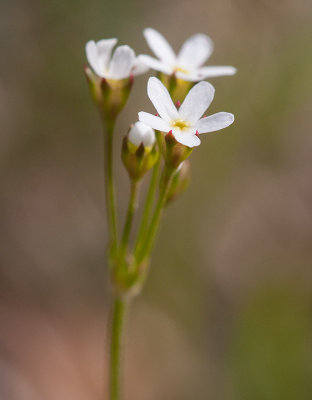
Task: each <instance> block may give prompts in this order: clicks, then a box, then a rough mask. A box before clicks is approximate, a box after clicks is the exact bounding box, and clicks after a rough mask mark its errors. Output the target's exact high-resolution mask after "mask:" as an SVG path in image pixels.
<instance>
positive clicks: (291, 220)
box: [0, 0, 312, 400]
mask: <svg viewBox="0 0 312 400" xmlns="http://www.w3.org/2000/svg"><path fill="white" fill-rule="evenodd" d="M0 7H1V12H0V41H1V58H0V65H1V75H0V120H1V136H0V177H1V193H0V296H1V297H0V397H1V399H3V400H37V399H38V400H42V399H44V400H54V399H55V400H56V399H57V400H63V399H64V400H71V399H72V400H80V399H81V400H82V399H83V400H85V399H90V400H93V399H94V400H97V399H101V398H102V399H103V398H107V397H103V395H102V394H101V393H103V385H104V384H105V385H106V382H104V383H103V381H104V378H103V377H104V365H105V361H106V360H107V348H106V339H105V333H104V332H105V329H106V328H105V327H106V324H107V311H108V306H109V300H108V299H109V296H108V293H109V291H108V282H107V273H106V272H105V258H104V246H105V244H106V243H107V236H106V228H105V214H104V212H103V203H104V193H103V187H102V186H103V171H102V165H103V160H102V138H101V128H100V122H99V118H98V115H97V113H96V111H95V109H94V108H93V105H92V103H91V100H90V98H89V94H88V90H87V85H86V83H85V80H84V76H83V73H82V65H83V63H84V62H85V55H84V45H85V42H86V41H87V40H89V39H95V40H98V39H101V38H108V37H118V38H119V40H120V43H122V44H124V43H127V44H129V45H130V46H132V47H133V48H134V49H135V50H136V52H137V53H147V54H150V51H149V49H148V47H147V45H146V43H145V41H144V39H143V36H142V34H141V32H142V29H143V28H144V27H146V26H152V27H154V28H156V29H159V30H160V31H161V32H162V33H163V34H164V35H165V36H166V37H167V38H168V40H169V41H170V42H171V43H172V45H173V46H174V48H175V49H176V50H177V49H178V48H179V46H180V45H181V44H182V43H183V41H184V40H185V39H186V38H187V37H188V36H190V35H191V34H193V33H196V32H204V33H207V34H209V35H210V36H211V37H212V38H213V40H214V42H215V52H214V54H213V56H212V57H211V60H210V61H209V62H211V64H212V65H235V66H236V67H237V68H238V74H237V75H236V76H234V77H223V78H215V79H212V80H211V82H212V83H213V85H214V86H215V87H216V97H215V100H214V102H213V104H212V106H211V109H210V111H211V113H213V112H217V111H228V112H233V113H234V114H235V117H236V121H235V124H234V125H233V126H231V127H230V128H227V129H226V130H224V131H223V132H222V133H220V134H215V135H209V134H207V135H206V136H205V137H204V138H203V143H202V145H201V146H200V147H199V148H197V149H195V151H194V152H193V154H192V156H191V162H192V182H191V186H190V188H189V189H188V191H187V192H186V193H185V194H184V195H183V196H182V197H181V198H179V199H178V200H177V201H176V202H175V204H173V205H172V206H171V207H170V209H168V212H167V214H166V217H165V218H164V220H163V224H162V228H163V229H162V231H161V234H160V235H159V239H158V243H157V246H156V249H155V252H154V258H153V262H152V268H151V273H150V276H149V279H148V282H147V285H146V287H145V290H144V292H143V294H142V296H141V297H140V298H138V299H137V300H136V301H135V302H134V304H133V306H132V309H131V313H130V314H131V315H130V318H129V324H128V337H127V345H128V346H127V347H128V349H127V353H126V355H125V358H126V368H125V375H126V390H125V394H126V396H125V399H126V400H159V399H162V400H190V399H192V400H193V399H214V400H245V399H246V400H249V399H253V400H271V399H272V400H293V399H300V400H305V399H306V400H308V399H311V395H312V384H311V382H312V379H311V378H312V366H311V357H312V346H311V344H312V343H311V329H312V318H311V314H312V309H311V301H312V292H311V290H312V273H311V267H312V218H311V217H312V180H311V173H312V162H311V160H312V132H311V126H312V124H311V109H312V95H311V93H312V90H311V89H312V78H311V71H312V51H311V43H312V28H311V27H312V4H311V1H310V0H298V1H292V0H284V1H282V0H275V1H269V0H249V1H247V0H218V1H214V2H212V1H200V0H193V1H185V0H180V1H176V0H175V1H162V0H153V1H143V0H134V1H131V2H130V1H129V2H124V1H122V0H114V1H111V2H110V1H107V0H102V1H97V0H90V1H88V2H86V1H81V0H76V1H73V0H67V1H61V0H58V1H56V0H54V1H39V0H37V1H34V0H30V1H27V2H26V1H23V0H10V1H6V2H5V1H3V0H2V2H1V4H0ZM147 78H148V75H144V76H142V77H138V79H137V80H136V82H135V87H134V90H133V92H132V94H131V98H130V100H129V103H128V105H127V107H126V109H125V110H124V112H123V113H122V116H121V118H120V120H119V121H118V129H117V132H116V142H115V143H116V159H115V160H116V172H117V175H118V195H119V204H118V207H119V212H120V215H122V216H123V215H124V210H125V207H126V198H127V195H128V189H129V186H128V179H127V175H126V173H125V171H124V170H123V167H122V165H121V163H120V160H119V153H120V144H121V140H122V137H123V135H124V134H125V132H126V131H127V129H128V125H129V123H131V122H134V121H135V120H136V118H137V112H138V111H140V110H145V111H152V110H153V108H152V106H151V104H150V103H149V101H148V99H147V96H146V81H147Z"/></svg>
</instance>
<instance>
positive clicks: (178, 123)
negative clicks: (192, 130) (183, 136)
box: [171, 119, 190, 131]
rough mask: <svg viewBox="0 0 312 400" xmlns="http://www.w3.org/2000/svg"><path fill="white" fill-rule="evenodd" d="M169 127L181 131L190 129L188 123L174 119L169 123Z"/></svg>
mask: <svg viewBox="0 0 312 400" xmlns="http://www.w3.org/2000/svg"><path fill="white" fill-rule="evenodd" d="M171 126H172V127H174V128H178V129H180V130H181V131H183V130H184V129H187V128H189V127H190V123H189V122H187V121H183V119H176V120H175V121H172V122H171Z"/></svg>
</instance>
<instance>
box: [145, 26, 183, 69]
mask: <svg viewBox="0 0 312 400" xmlns="http://www.w3.org/2000/svg"><path fill="white" fill-rule="evenodd" d="M143 34H144V37H145V39H146V41H147V44H148V45H149V47H150V48H151V50H152V51H153V52H154V53H155V55H156V56H157V57H158V58H159V59H160V60H161V61H165V62H166V64H174V63H175V61H176V55H175V54H174V51H173V50H172V47H171V46H170V44H169V43H168V42H167V40H166V39H165V38H164V37H163V35H161V34H160V33H159V32H157V31H156V30H155V29H152V28H146V29H144V31H143Z"/></svg>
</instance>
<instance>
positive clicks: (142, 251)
mask: <svg viewBox="0 0 312 400" xmlns="http://www.w3.org/2000/svg"><path fill="white" fill-rule="evenodd" d="M174 172H175V170H172V169H170V170H169V169H167V168H166V167H165V169H164V172H163V176H162V182H161V190H160V193H159V197H158V202H157V204H156V207H155V211H154V215H153V218H152V221H151V224H150V228H149V231H148V233H147V235H146V239H145V240H144V242H143V244H142V246H141V247H140V248H139V250H138V252H137V254H136V260H137V263H138V265H140V263H141V262H142V261H143V260H144V259H145V258H146V257H147V256H148V255H149V254H150V251H151V248H152V246H153V243H154V240H155V237H156V233H157V228H158V225H159V222H160V217H161V214H162V210H163V208H164V205H165V203H166V199H167V195H168V191H169V189H170V185H171V181H172V176H173V174H174Z"/></svg>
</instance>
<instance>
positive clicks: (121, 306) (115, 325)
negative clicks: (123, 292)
mask: <svg viewBox="0 0 312 400" xmlns="http://www.w3.org/2000/svg"><path fill="white" fill-rule="evenodd" d="M125 311H126V303H125V300H122V299H120V298H119V297H115V300H114V305H113V316H112V327H111V329H112V330H111V347H110V400H119V399H120V398H121V397H120V396H121V387H120V381H121V362H120V361H121V360H120V358H121V350H122V336H123V335H122V334H123V327H124V319H125Z"/></svg>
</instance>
